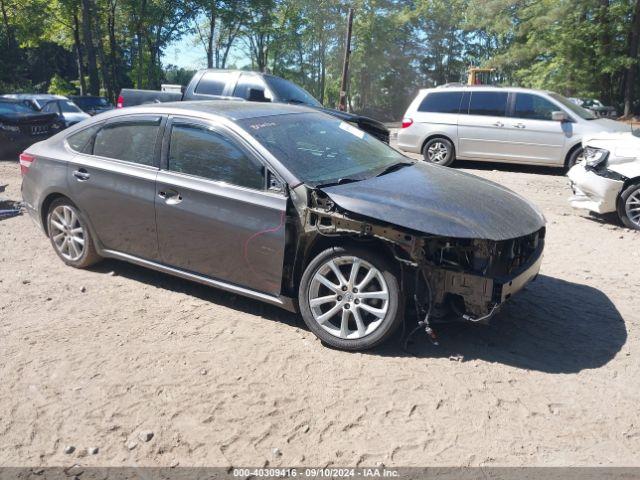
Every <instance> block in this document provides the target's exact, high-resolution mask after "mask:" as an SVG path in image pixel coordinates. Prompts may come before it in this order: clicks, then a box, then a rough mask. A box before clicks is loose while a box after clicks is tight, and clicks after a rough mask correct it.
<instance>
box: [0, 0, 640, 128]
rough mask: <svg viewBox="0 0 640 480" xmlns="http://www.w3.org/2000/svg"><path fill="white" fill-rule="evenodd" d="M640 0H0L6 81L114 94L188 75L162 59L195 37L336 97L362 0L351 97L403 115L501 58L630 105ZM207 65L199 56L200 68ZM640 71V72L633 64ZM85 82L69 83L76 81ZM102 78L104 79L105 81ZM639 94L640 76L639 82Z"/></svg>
mask: <svg viewBox="0 0 640 480" xmlns="http://www.w3.org/2000/svg"><path fill="white" fill-rule="evenodd" d="M638 5H640V0H0V90H5V91H7V90H25V89H26V90H29V89H32V90H35V89H40V90H47V89H50V90H52V91H53V90H55V91H60V90H67V89H75V88H76V87H77V88H78V89H82V90H83V91H84V92H85V93H87V90H88V89H94V90H97V91H100V90H101V89H102V91H104V92H105V93H106V94H107V95H108V96H110V97H111V98H112V99H113V98H114V97H116V96H117V94H118V92H119V90H120V89H121V88H123V87H131V86H135V87H138V88H158V87H159V86H160V83H163V82H168V83H179V84H186V83H187V82H188V80H189V78H190V75H191V71H192V69H179V68H176V67H173V66H171V65H168V66H166V67H164V68H163V65H162V60H163V54H164V52H165V51H166V49H167V47H168V46H169V45H171V44H172V43H175V42H177V41H179V40H180V39H181V38H183V37H184V36H186V35H187V36H192V37H193V39H194V40H193V44H194V48H197V49H198V50H199V51H201V52H202V58H206V59H207V63H208V64H210V65H212V66H213V67H216V68H225V67H227V68H228V67H232V66H233V65H234V64H238V65H240V66H245V67H246V68H251V69H255V70H263V71H270V72H272V73H274V74H276V75H280V76H282V77H285V78H287V79H290V80H292V81H294V82H296V83H298V84H300V85H302V86H303V87H305V88H306V89H307V90H309V91H310V92H311V93H312V94H313V95H315V96H316V97H317V98H318V99H320V100H321V101H323V102H324V103H325V104H326V105H327V106H335V105H337V102H338V97H339V89H340V77H341V72H342V60H343V57H344V46H345V43H344V38H345V29H346V14H347V9H348V7H354V8H355V17H354V26H353V37H352V55H351V63H350V82H349V88H348V98H349V105H350V107H351V108H352V109H355V110H357V111H360V112H364V113H367V114H370V115H373V116H376V117H379V118H381V119H398V118H400V117H401V115H402V113H403V111H404V110H405V108H406V106H407V104H408V102H409V101H410V100H411V98H412V97H413V95H414V94H415V91H416V90H417V89H418V88H422V87H431V86H435V85H440V84H443V83H448V82H460V81H461V82H465V81H466V72H467V69H468V68H469V67H470V66H492V67H495V68H496V77H497V79H498V81H499V82H500V83H503V84H512V85H522V86H527V87H534V88H543V89H551V90H555V91H558V92H560V93H563V94H566V95H572V96H579V97H593V98H600V99H601V100H603V101H604V102H605V103H612V104H614V105H616V106H618V107H620V106H621V104H622V102H623V100H624V99H625V98H624V97H625V93H624V92H625V84H626V83H628V81H629V80H628V79H631V81H635V80H634V78H640V72H638V68H639V67H638V63H639V62H638V54H637V50H635V53H634V49H633V48H632V46H631V43H632V42H631V39H632V38H633V28H634V27H633V25H634V14H636V15H637V14H640V12H638V10H640V6H638ZM197 67H199V65H194V66H193V70H195V69H196V68H197ZM630 73H633V74H634V75H635V77H634V76H633V75H630ZM70 81H73V82H75V84H73V85H71V84H70V83H69V82H70ZM96 81H97V82H98V83H99V85H96ZM628 90H629V92H630V93H629V92H627V94H626V95H627V97H629V96H630V97H629V98H627V100H628V101H630V102H631V103H630V104H632V102H633V100H634V99H635V98H637V96H638V95H640V91H638V90H640V86H638V88H636V89H635V90H634V88H631V89H628Z"/></svg>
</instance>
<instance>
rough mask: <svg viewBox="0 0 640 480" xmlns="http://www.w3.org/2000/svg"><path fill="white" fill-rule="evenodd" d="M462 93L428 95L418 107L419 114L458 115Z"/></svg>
mask: <svg viewBox="0 0 640 480" xmlns="http://www.w3.org/2000/svg"><path fill="white" fill-rule="evenodd" d="M461 100H462V92H435V93H429V94H427V96H426V97H425V98H424V100H422V103H420V106H419V107H418V111H419V112H433V113H458V109H459V108H460V101H461Z"/></svg>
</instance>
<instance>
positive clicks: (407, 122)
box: [402, 118, 413, 128]
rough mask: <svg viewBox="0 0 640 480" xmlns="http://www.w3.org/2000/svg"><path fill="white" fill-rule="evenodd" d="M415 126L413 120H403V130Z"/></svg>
mask: <svg viewBox="0 0 640 480" xmlns="http://www.w3.org/2000/svg"><path fill="white" fill-rule="evenodd" d="M411 125H413V118H403V119H402V128H407V127H410V126H411Z"/></svg>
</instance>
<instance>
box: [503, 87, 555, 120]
mask: <svg viewBox="0 0 640 480" xmlns="http://www.w3.org/2000/svg"><path fill="white" fill-rule="evenodd" d="M557 110H560V108H559V107H556V106H555V105H554V104H553V103H551V102H550V101H548V100H546V99H544V98H542V97H540V96H538V95H531V94H529V93H518V94H517V95H516V106H515V110H514V113H513V116H514V117H517V118H530V119H533V120H551V113H552V112H554V111H557Z"/></svg>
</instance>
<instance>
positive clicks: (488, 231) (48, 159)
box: [23, 101, 544, 309]
mask: <svg viewBox="0 0 640 480" xmlns="http://www.w3.org/2000/svg"><path fill="white" fill-rule="evenodd" d="M313 111H315V110H313V109H309V108H305V107H299V106H292V105H284V104H261V103H250V102H228V101H223V102H214V101H210V102H179V103H176V104H166V103H165V104H159V105H146V106H141V107H132V108H128V109H126V110H114V111H111V112H106V113H104V114H101V115H100V116H99V117H97V118H95V117H94V119H91V120H88V121H86V122H83V123H82V124H81V125H76V126H73V127H71V128H69V129H68V130H66V131H64V132H62V133H60V134H58V135H55V136H54V137H51V138H50V139H48V140H46V141H43V142H40V143H38V144H36V145H34V146H32V147H30V148H29V149H28V150H27V153H29V154H32V155H34V156H36V157H37V160H36V161H35V162H34V163H33V165H32V166H31V167H30V170H29V173H28V174H27V175H26V176H25V177H24V181H23V197H24V199H25V202H26V204H27V207H28V208H29V211H30V213H31V214H32V215H33V216H34V218H35V219H36V220H37V221H38V222H41V221H42V218H43V212H42V211H43V204H44V202H46V200H47V197H48V196H49V195H50V194H62V195H65V196H67V197H69V198H70V199H71V201H73V202H74V203H76V205H77V206H78V208H79V209H80V213H81V215H82V216H83V218H84V219H85V220H86V222H87V224H88V225H89V229H90V231H91V232H92V234H93V235H94V237H95V239H96V248H97V250H98V253H99V254H101V255H103V256H107V257H114V258H119V259H122V260H126V261H130V262H133V263H137V264H140V265H144V266H146V267H150V268H154V269H156V270H159V271H163V272H167V273H170V274H173V275H178V276H181V277H183V278H188V279H190V280H194V281H198V282H201V283H205V284H207V285H211V286H215V287H218V288H222V289H226V290H229V291H232V292H236V293H239V294H242V295H247V296H252V297H254V298H258V299H261V300H264V301H267V302H270V303H273V304H276V305H280V306H283V307H285V308H288V309H293V308H294V306H293V305H294V303H293V302H292V301H291V299H289V298H287V297H286V296H285V295H284V294H283V292H285V291H289V290H285V289H283V285H282V283H283V278H284V274H283V267H284V264H285V262H293V261H294V260H293V259H286V258H285V244H286V240H287V235H286V234H287V233H288V231H287V228H289V227H288V223H287V220H289V219H291V220H293V217H294V216H295V215H294V214H291V218H290V217H289V215H287V206H289V205H294V206H295V205H297V203H296V198H298V197H299V195H298V194H297V193H296V191H297V190H296V189H297V188H298V187H299V188H304V189H305V192H306V191H308V190H309V189H307V187H306V186H302V183H303V182H302V179H300V178H297V177H296V176H295V175H294V174H293V173H292V172H290V171H289V170H288V169H287V168H286V166H285V165H284V164H282V163H281V162H280V161H279V160H278V159H277V158H275V157H274V156H273V155H272V154H271V153H270V152H269V151H268V150H267V149H266V148H264V147H263V146H262V145H261V144H260V143H259V142H257V141H256V140H255V139H254V138H253V137H252V136H251V135H250V132H247V131H245V130H243V129H242V128H241V127H239V126H238V125H237V124H236V123H235V121H236V120H238V119H241V118H257V119H258V121H260V117H268V116H271V115H281V114H297V113H307V112H313ZM138 114H139V115H159V116H162V117H164V118H166V119H167V124H168V123H169V121H170V119H171V118H172V117H173V116H178V117H189V118H190V119H196V120H197V121H198V122H204V123H205V124H209V125H211V126H212V127H214V128H216V129H225V130H227V131H228V132H230V134H231V137H233V138H234V139H235V141H236V142H237V143H238V144H239V145H240V146H241V147H242V148H243V149H245V150H247V151H248V152H249V153H250V154H251V155H253V156H254V157H255V159H256V160H258V161H260V162H262V163H263V164H264V165H265V166H266V168H268V169H269V170H270V171H272V173H273V174H275V175H276V177H277V179H278V180H280V182H281V183H283V184H288V186H289V187H290V189H289V191H290V192H292V193H291V197H290V198H289V197H287V196H286V195H285V193H278V192H269V191H258V190H250V189H245V188H241V187H235V186H231V185H228V184H223V183H222V182H216V181H211V180H206V179H203V178H198V177H193V176H189V175H184V174H177V173H175V172H170V171H167V170H166V169H163V167H164V166H166V161H165V156H166V146H165V144H164V143H163V144H162V145H160V146H159V147H158V148H161V151H160V152H159V153H158V154H157V161H158V163H157V165H156V166H154V167H146V166H141V165H138V164H132V163H129V162H122V161H119V160H112V159H104V158H100V157H96V156H93V155H84V154H80V153H78V152H75V151H73V150H72V149H71V148H70V147H69V145H68V144H67V142H66V138H67V137H68V136H70V135H73V134H74V133H76V132H78V131H80V130H82V129H85V128H89V127H90V126H92V125H94V124H98V123H101V122H114V121H117V120H118V119H120V118H122V119H123V120H124V119H127V118H131V116H133V115H138ZM161 131H162V134H163V139H164V140H166V138H167V135H168V128H166V127H165V123H164V121H163V123H162V126H161ZM164 140H163V141H164ZM80 168H84V169H85V170H86V172H87V173H89V174H90V178H89V179H88V180H86V181H84V182H83V181H80V179H78V178H77V177H76V176H74V172H75V171H76V170H78V169H80ZM105 172H108V173H105ZM92 184H96V185H94V186H91V187H90V185H92ZM167 187H170V188H172V189H174V190H176V191H177V192H178V193H179V194H180V195H181V197H182V199H181V201H180V202H178V203H176V204H171V205H169V204H167V203H162V202H164V200H161V199H160V197H159V194H160V192H161V191H162V189H164V188H167ZM89 190H95V191H93V192H89ZM324 191H325V192H326V194H327V195H329V196H330V197H331V198H332V199H333V200H334V202H335V203H336V204H337V205H339V206H340V207H342V208H344V209H346V210H348V211H349V212H351V213H352V214H355V215H361V216H366V217H370V218H372V219H375V220H376V223H377V224H381V223H383V222H387V223H389V224H392V225H396V226H398V227H400V228H403V229H408V230H412V231H418V232H425V233H431V234H434V235H443V236H449V237H463V238H484V239H489V240H501V239H507V238H515V237H519V236H523V235H527V234H529V233H532V232H534V231H536V230H538V229H540V228H541V227H542V226H543V225H544V218H543V217H542V215H541V214H540V213H538V212H537V210H536V209H535V208H534V207H533V206H531V205H530V204H528V203H527V202H526V200H524V199H522V198H521V197H519V196H518V195H516V194H515V193H513V192H510V191H509V190H507V189H505V188H503V187H501V186H498V185H496V184H493V183H491V182H487V181H484V180H481V179H478V178H475V177H473V176H471V175H468V174H464V173H461V172H457V171H454V170H450V169H446V168H440V167H435V166H428V165H424V164H417V165H413V166H410V167H406V168H403V169H401V170H399V171H396V172H393V173H388V174H386V175H383V176H381V177H377V178H373V179H369V180H364V181H360V182H356V183H351V184H345V185H339V186H335V187H326V188H324ZM108 192H111V193H108ZM83 195H89V196H90V198H89V200H87V198H86V197H83ZM114 197H118V198H114ZM292 208H299V206H295V207H292ZM300 208H303V207H300ZM127 216H130V218H129V219H127V218H126V217H127ZM123 222H124V224H123ZM103 224H104V225H103ZM123 229H124V230H123ZM123 231H124V234H123ZM105 232H106V233H105ZM118 235H120V236H121V237H124V238H120V239H118V238H117V237H118ZM103 237H104V238H108V239H110V240H109V244H105V242H104V241H103ZM290 240H291V239H290ZM116 242H119V243H116Z"/></svg>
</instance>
